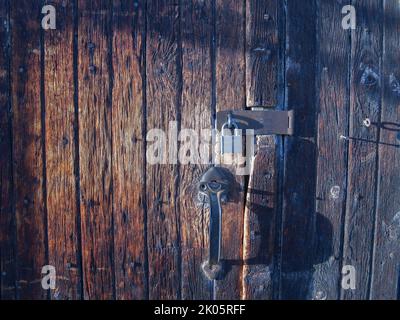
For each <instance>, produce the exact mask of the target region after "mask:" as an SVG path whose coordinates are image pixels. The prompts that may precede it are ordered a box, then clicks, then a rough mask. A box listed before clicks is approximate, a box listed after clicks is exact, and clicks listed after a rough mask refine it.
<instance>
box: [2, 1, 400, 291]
mask: <svg viewBox="0 0 400 320" xmlns="http://www.w3.org/2000/svg"><path fill="white" fill-rule="evenodd" d="M43 4H44V1H31V0H29V1H28V0H18V1H11V0H0V191H1V195H0V250H1V251H0V266H1V275H0V284H1V288H0V298H1V299H14V298H17V299H18V298H19V299H47V298H51V299H81V298H84V299H148V298H150V299H213V298H214V299H275V298H281V299H339V298H341V299H368V298H372V299H399V292H400V289H399V285H400V281H399V277H400V274H399V259H400V251H399V240H400V228H399V226H400V200H399V192H398V189H399V188H398V186H399V183H400V174H399V166H400V158H399V155H398V150H399V148H400V116H399V105H400V84H399V83H400V69H399V67H398V61H399V59H400V56H399V53H398V48H399V47H400V40H399V33H400V25H399V23H400V22H399V21H400V11H399V10H400V9H399V7H398V4H397V3H396V1H395V0H385V1H380V0H354V1H353V2H352V4H353V5H354V6H355V8H356V11H357V29H356V30H353V31H350V30H343V28H342V26H341V23H342V18H343V16H344V14H342V13H341V10H342V8H343V6H345V5H348V4H349V2H348V1H345V0H337V1H331V0H315V1H299V0H287V1H278V0H268V1H261V0H243V1H237V0H182V1H176V0H137V1H125V0H115V1H112V0H71V1H62V0H54V1H51V4H53V5H55V7H56V10H57V29H56V30H48V31H45V30H42V29H41V27H40V24H41V19H42V17H43V14H41V9H42V5H43ZM283 9H284V10H283ZM284 32H285V33H286V35H284V34H283V33H284ZM285 37H286V38H285ZM42 40H43V42H42ZM283 49H285V50H283ZM283 66H285V67H286V69H285V70H283ZM282 71H284V72H282ZM283 86H285V88H284V90H283ZM272 106H274V107H275V106H276V109H278V110H282V109H287V110H290V109H294V111H295V132H294V136H292V137H285V138H281V137H274V136H259V137H257V138H256V139H255V141H256V144H255V150H256V154H255V157H254V159H253V171H252V173H251V175H250V177H242V176H238V175H236V164H233V165H230V164H228V163H226V162H223V164H222V165H223V166H224V167H227V168H229V169H230V170H231V172H232V174H233V177H234V179H235V180H236V181H235V183H232V185H233V189H234V192H233V198H232V199H231V202H229V203H227V204H224V205H223V248H222V256H223V259H224V261H225V263H226V265H225V267H226V271H227V273H226V274H225V276H224V278H222V279H221V280H217V281H210V280H207V279H206V278H205V276H204V275H203V273H202V271H201V263H202V262H203V261H204V260H205V259H206V258H207V256H208V254H209V252H208V249H209V248H208V219H209V212H208V209H207V208H206V207H205V206H204V204H202V203H201V200H200V199H199V198H198V197H197V182H198V181H199V179H200V176H201V175H202V174H203V173H204V172H205V171H206V170H207V169H208V168H209V166H210V165H209V164H203V163H200V164H198V163H196V164H194V163H189V164H187V163H178V161H177V162H175V163H171V162H170V159H168V158H167V159H166V162H168V163H165V164H159V165H153V164H151V163H150V162H149V161H148V160H149V159H147V158H146V152H147V151H148V150H150V149H149V148H150V147H151V144H152V143H153V142H152V141H147V139H146V135H147V133H148V132H149V131H150V130H151V129H153V128H158V129H162V130H164V131H165V132H166V133H167V134H168V133H170V134H171V132H170V130H171V128H170V127H169V125H170V121H176V122H175V124H176V127H177V130H178V132H179V130H180V129H193V130H194V131H195V132H196V133H198V134H199V133H200V132H201V129H205V128H208V129H209V128H211V126H212V122H213V120H212V118H213V116H214V113H215V111H221V110H232V109H236V110H245V108H246V107H247V109H249V108H250V107H272ZM366 118H368V119H370V121H371V126H369V127H366V126H365V125H364V124H363V121H364V120H365V119H366ZM341 135H343V136H345V138H342V139H341V138H340V136H341ZM167 138H168V140H167V146H166V149H164V152H165V154H166V155H167V156H168V155H170V156H171V157H173V156H175V155H178V150H179V148H178V150H173V149H171V146H172V145H173V143H174V141H172V140H171V139H177V138H178V137H177V136H175V137H174V136H173V135H172V136H169V137H168V136H167ZM185 144H187V141H186V142H185V141H180V142H179V144H178V146H180V147H184V146H185ZM218 147H219V146H218V145H217V146H216V148H215V149H216V151H217V152H218V149H219V148H218ZM192 150H193V149H192ZM181 151H182V150H181ZM196 151H198V152H199V155H201V156H203V157H204V156H205V155H206V151H205V150H204V149H201V148H200V147H199V149H198V150H196ZM171 153H174V154H171ZM210 157H211V155H210ZM217 158H218V156H217ZM228 158H229V157H227V158H225V159H222V160H223V161H224V160H229V159H228ZM196 160H198V159H196ZM47 264H51V265H54V266H55V267H56V271H57V282H56V286H57V288H56V290H54V291H46V290H43V289H42V287H41V280H42V276H43V275H42V274H41V269H42V267H43V266H44V265H47ZM344 265H352V266H354V267H355V269H356V280H357V282H356V290H344V289H343V288H341V285H340V284H341V279H342V275H341V268H342V266H344Z"/></svg>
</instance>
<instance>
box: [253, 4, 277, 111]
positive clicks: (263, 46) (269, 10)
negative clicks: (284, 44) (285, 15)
mask: <svg viewBox="0 0 400 320" xmlns="http://www.w3.org/2000/svg"><path fill="white" fill-rule="evenodd" d="M278 58H279V43H278V1H276V0H273V1H263V0H246V89H247V106H248V107H258V106H268V107H275V106H276V103H277V89H278V84H277V72H278Z"/></svg>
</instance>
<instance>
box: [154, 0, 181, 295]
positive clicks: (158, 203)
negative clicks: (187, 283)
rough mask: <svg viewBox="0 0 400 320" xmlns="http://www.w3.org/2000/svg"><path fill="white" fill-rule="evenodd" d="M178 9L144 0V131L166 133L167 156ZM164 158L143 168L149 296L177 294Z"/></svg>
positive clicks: (173, 203)
mask: <svg viewBox="0 0 400 320" xmlns="http://www.w3.org/2000/svg"><path fill="white" fill-rule="evenodd" d="M179 11H180V8H179V4H178V3H177V2H176V1H173V0H150V1H148V2H147V39H146V44H147V46H146V65H147V77H146V79H147V92H146V94H147V111H146V116H147V131H149V130H151V129H154V128H156V129H161V130H163V131H164V132H166V133H167V132H168V135H169V138H170V139H169V141H168V144H167V146H168V147H167V148H165V149H164V150H162V151H160V152H163V154H164V156H165V157H168V158H169V157H171V158H176V155H177V150H176V149H175V148H171V149H173V150H171V149H170V148H169V146H171V145H172V143H173V141H171V139H172V140H177V137H176V135H175V134H174V133H173V131H174V130H169V129H170V128H169V124H170V121H176V122H177V123H176V127H177V128H179V120H180V119H179V112H180V110H179V108H180V104H181V102H180V101H181V79H180V78H181V76H180V73H181V70H180V65H181V62H180V61H181V56H180V53H179V51H180V49H179V48H180V44H179V19H180V16H179ZM148 144H149V145H150V144H152V142H149V143H148ZM168 149H170V150H168ZM168 158H166V163H167V164H154V165H152V164H149V163H148V164H147V168H146V194H147V212H148V214H147V217H148V218H147V239H148V255H149V256H148V257H149V258H148V259H149V261H148V263H149V297H150V299H173V300H174V299H179V298H180V297H181V286H180V283H181V263H180V259H181V256H180V250H181V248H180V216H179V203H178V183H179V172H178V166H177V164H176V162H175V161H172V162H171V161H169V160H168ZM174 162H175V164H174Z"/></svg>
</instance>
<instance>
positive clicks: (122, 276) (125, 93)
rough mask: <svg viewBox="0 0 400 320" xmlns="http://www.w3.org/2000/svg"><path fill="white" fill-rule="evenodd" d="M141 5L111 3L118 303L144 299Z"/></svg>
mask: <svg viewBox="0 0 400 320" xmlns="http://www.w3.org/2000/svg"><path fill="white" fill-rule="evenodd" d="M145 2H146V1H139V2H136V4H135V2H133V1H122V0H121V1H113V18H112V19H113V20H112V32H113V44H112V66H113V71H114V79H113V91H112V124H111V125H112V149H113V152H112V163H113V211H114V245H115V247H114V264H115V286H116V288H115V290H116V298H117V299H146V298H147V296H148V287H147V266H146V264H147V248H146V233H145V232H146V216H145V215H146V192H145V176H144V175H143V172H144V170H145V165H146V163H145V155H146V153H145V146H146V144H145V143H146V140H145V136H146V132H145V121H146V118H145V105H144V102H145V91H144V88H145V57H144V54H145V17H146V15H145V14H146V12H145V8H146V6H145Z"/></svg>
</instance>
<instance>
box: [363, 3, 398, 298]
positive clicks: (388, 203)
mask: <svg viewBox="0 0 400 320" xmlns="http://www.w3.org/2000/svg"><path fill="white" fill-rule="evenodd" d="M384 3H385V6H384V14H385V17H384V18H383V48H384V50H385V55H383V58H382V59H383V61H382V76H381V79H382V80H381V81H382V82H381V86H382V95H383V96H382V113H381V117H380V119H379V122H378V123H377V124H374V126H377V127H378V130H380V139H379V171H378V173H377V179H378V183H379V191H378V193H377V200H376V201H377V204H376V218H375V221H376V222H375V223H376V227H375V236H374V239H375V241H374V257H373V259H374V260H373V265H372V268H373V269H372V271H371V272H372V280H371V294H370V298H372V299H391V300H395V299H399V298H400V288H399V281H398V278H399V271H400V270H399V259H400V246H399V240H400V194H399V192H400V190H399V186H400V170H399V167H400V153H399V148H400V112H399V110H400V109H399V107H400V67H399V60H400V52H399V48H400V38H399V34H400V7H399V5H398V3H396V2H395V1H385V2H384ZM387 279H393V281H388V280H387ZM396 280H397V281H396Z"/></svg>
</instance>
